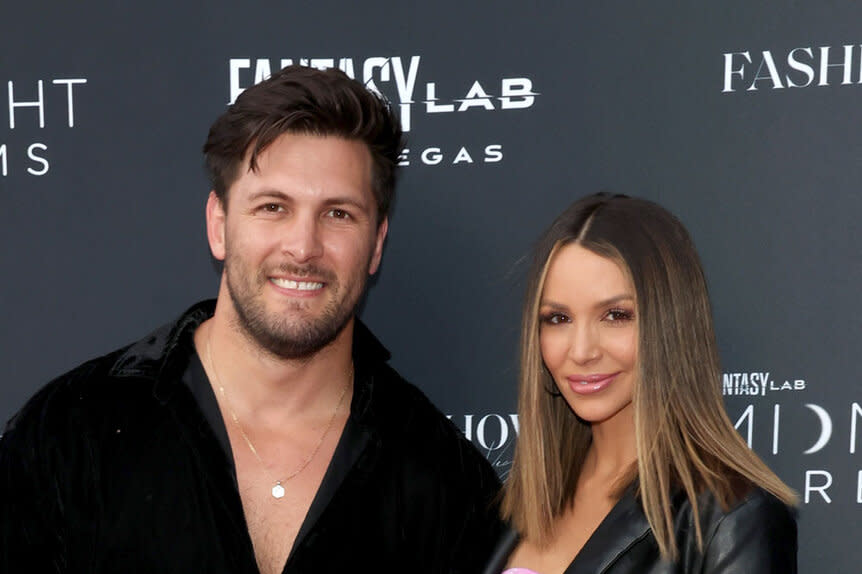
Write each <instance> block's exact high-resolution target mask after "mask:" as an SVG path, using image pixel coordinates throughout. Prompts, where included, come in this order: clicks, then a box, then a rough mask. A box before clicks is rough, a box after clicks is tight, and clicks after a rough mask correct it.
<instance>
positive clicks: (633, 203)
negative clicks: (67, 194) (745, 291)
mask: <svg viewBox="0 0 862 574" xmlns="http://www.w3.org/2000/svg"><path fill="white" fill-rule="evenodd" d="M570 244H577V245H580V246H581V247H584V248H585V249H588V250H590V251H593V252H594V253H596V254H598V255H601V256H603V257H607V258H609V259H612V260H614V261H615V262H617V263H618V264H619V265H620V267H621V268H622V269H623V270H624V271H625V272H626V273H627V274H628V276H629V277H630V279H631V281H632V283H633V284H634V288H635V295H636V300H637V301H636V304H637V315H638V357H639V360H638V363H639V364H638V368H639V377H638V381H637V383H636V384H635V389H634V393H633V398H632V403H633V406H634V420H635V440H636V447H637V469H636V471H633V472H632V473H631V474H630V476H628V477H626V479H624V481H623V482H624V483H623V484H620V485H618V488H617V491H616V494H617V496H620V495H621V494H622V491H623V490H624V489H625V488H626V487H627V486H629V485H630V484H631V483H632V482H633V481H634V480H635V478H636V479H637V486H638V495H639V497H640V501H641V504H642V506H643V509H644V513H645V515H646V517H647V520H648V521H649V524H650V527H651V528H652V531H653V534H654V536H655V538H656V541H657V542H658V545H659V549H660V551H661V554H662V556H663V557H664V558H666V559H670V560H675V559H676V558H677V548H676V542H675V540H674V532H673V513H672V509H671V497H672V495H673V492H674V490H677V489H683V490H684V491H685V494H686V497H687V498H688V500H689V501H690V504H691V505H692V509H693V511H694V515H695V516H698V499H697V496H698V494H699V493H701V492H704V491H709V492H711V493H712V494H713V496H715V498H716V499H717V500H718V502H719V503H720V504H721V505H722V507H723V508H725V509H727V508H728V507H729V506H730V505H732V504H733V503H734V502H735V501H737V500H738V499H739V498H740V497H742V496H744V495H745V493H746V492H747V491H748V490H750V489H751V488H752V487H753V486H759V487H761V488H763V489H764V490H766V491H767V492H769V493H771V494H773V495H774V496H776V497H777V498H778V499H780V500H781V501H783V502H784V503H785V504H788V505H792V504H795V502H796V495H795V494H794V493H793V491H792V490H791V489H790V488H788V487H787V486H786V485H785V484H784V483H783V482H782V481H781V479H779V478H778V477H777V476H776V475H775V473H773V472H772V471H771V470H770V469H769V468H768V467H767V466H766V464H764V463H763V461H761V460H760V458H759V457H758V456H757V455H756V454H755V453H754V452H753V451H752V450H751V449H750V448H748V445H747V444H746V443H745V442H744V441H743V440H742V438H741V437H740V436H739V434H738V433H737V432H736V430H735V429H734V428H733V424H732V423H731V422H730V419H729V418H728V417H727V414H726V413H725V410H724V403H723V401H722V397H721V388H720V386H721V371H720V368H719V361H718V352H717V349H716V343H715V334H714V330H713V324H712V312H711V309H710V304H709V296H708V292H707V285H706V280H705V278H704V274H703V270H702V267H701V264H700V259H699V257H698V255H697V252H696V251H695V249H694V245H693V243H692V241H691V239H690V237H689V235H688V233H687V232H686V230H685V228H684V227H683V226H682V224H681V223H680V222H679V220H677V219H676V218H675V217H674V216H673V215H671V214H670V213H669V212H668V211H666V210H665V209H664V208H662V207H660V206H658V205H657V204H655V203H652V202H650V201H647V200H643V199H636V198H630V197H626V196H621V195H610V194H606V193H600V194H595V195H591V196H589V197H586V198H584V199H581V200H580V201H577V202H576V203H574V204H573V205H571V206H570V207H569V208H568V209H567V210H566V211H565V212H563V213H562V214H561V215H560V216H559V217H558V218H557V220H556V221H554V223H553V224H552V225H551V227H550V228H549V229H548V230H547V231H546V232H545V234H544V235H543V236H542V238H541V239H540V241H539V243H538V244H537V246H536V250H535V256H534V260H533V267H532V269H531V272H530V276H529V281H528V285H527V293H526V297H525V302H524V311H523V320H522V325H521V357H520V359H521V371H520V384H519V394H518V412H519V417H520V435H519V438H518V443H517V446H516V448H515V458H514V462H513V466H512V471H511V473H510V475H509V479H508V481H507V483H506V487H505V491H504V495H503V503H502V512H503V516H504V518H505V519H507V520H509V521H510V522H511V523H512V524H513V526H514V527H515V528H516V529H517V530H518V531H519V532H520V533H521V535H522V536H523V537H524V538H526V539H527V540H530V541H531V542H533V543H535V544H538V545H539V546H542V545H545V544H547V543H549V542H550V541H551V539H552V538H553V535H554V524H555V522H556V519H557V518H559V517H560V515H561V514H562V513H563V512H564V511H565V510H566V508H567V507H569V505H571V503H572V500H573V498H574V495H575V490H576V488H577V482H578V476H579V475H580V472H581V468H582V465H583V462H584V458H585V456H586V453H587V450H588V449H589V447H590V443H591V437H592V435H591V431H590V426H589V424H588V423H585V422H583V421H581V420H580V419H578V418H577V417H576V416H575V415H574V413H573V412H572V410H571V408H570V407H569V405H568V403H566V401H565V400H564V399H563V398H561V397H560V396H559V393H558V392H557V388H556V384H555V382H554V381H553V379H552V378H551V376H550V374H549V373H548V371H547V369H546V368H545V366H544V362H543V361H542V356H541V350H540V346H539V329H540V324H539V305H540V302H541V299H542V292H543V289H544V283H545V277H546V275H547V272H548V268H549V266H550V263H551V261H552V260H553V258H554V255H555V254H556V252H557V251H558V250H559V249H560V248H561V247H563V246H565V245H570ZM695 531H696V537H697V541H698V544H699V545H700V546H702V544H703V533H702V531H701V527H700V523H699V522H698V521H695Z"/></svg>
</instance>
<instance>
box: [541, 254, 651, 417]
mask: <svg viewBox="0 0 862 574" xmlns="http://www.w3.org/2000/svg"><path fill="white" fill-rule="evenodd" d="M539 325H540V326H539V329H540V330H539V342H540V345H541V350H542V359H543V360H544V362H545V366H546V367H547V368H548V371H549V372H550V373H551V376H553V378H554V381H555V382H556V384H557V387H558V388H559V390H560V392H561V393H562V394H563V397H564V398H565V399H566V402H568V403H569V406H571V407H572V410H574V411H575V413H576V414H577V415H578V416H579V417H580V418H581V419H583V420H585V421H587V422H590V423H593V424H596V423H602V422H605V421H608V420H611V419H613V418H614V417H615V416H617V415H618V414H619V413H621V412H625V411H630V410H631V408H632V407H631V402H632V391H633V389H634V385H635V380H636V377H637V370H638V369H637V356H638V321H637V302H636V300H635V291H634V286H633V285H632V284H631V282H630V281H629V280H628V278H627V276H626V274H625V273H623V270H622V269H621V268H620V266H619V265H618V264H617V263H616V262H615V261H613V260H611V259H607V258H605V257H602V256H600V255H596V254H595V253H593V252H592V251H589V250H587V249H584V248H583V247H581V246H580V245H575V244H570V245H567V246H565V247H563V248H561V249H560V250H559V251H558V252H557V253H556V255H554V258H553V260H552V261H551V265H550V267H549V269H548V273H547V277H546V279H545V286H544V290H543V292H542V299H541V302H540V306H539Z"/></svg>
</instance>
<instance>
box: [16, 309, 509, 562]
mask: <svg viewBox="0 0 862 574" xmlns="http://www.w3.org/2000/svg"><path fill="white" fill-rule="evenodd" d="M211 310H212V303H205V304H200V305H198V306H196V307H194V308H192V309H191V310H189V311H188V312H187V313H186V314H185V315H183V316H182V317H181V318H180V320H179V321H177V322H176V323H173V324H171V325H168V326H166V327H164V328H162V329H159V330H158V331H156V332H154V333H153V334H152V335H150V336H148V337H145V338H144V339H142V340H141V341H139V342H137V343H135V344H133V345H131V346H130V347H127V348H124V349H120V350H118V351H116V352H114V353H111V354H109V355H106V356H104V357H101V358H99V359H95V360H93V361H90V362H88V363H85V364H84V365H82V366H80V367H78V368H77V369H75V370H73V371H72V372H70V373H67V374H65V375H63V376H61V377H59V378H58V379H56V380H55V381H53V382H51V383H50V384H48V385H47V386H46V387H45V388H44V389H43V390H42V391H40V392H39V393H38V394H37V395H36V396H35V397H34V398H33V399H31V400H30V402H29V403H28V404H27V405H26V406H25V407H24V409H23V410H22V411H21V412H20V413H19V414H18V415H17V416H16V417H15V418H14V419H13V420H12V421H11V422H10V424H9V426H8V427H7V430H6V433H5V434H4V436H3V438H2V439H0V572H3V573H4V574H6V573H14V572H27V573H42V572H86V573H88V574H92V573H99V572H160V573H167V572H177V573H183V574H188V573H190V572H195V573H198V572H219V573H228V572H229V573H231V574H242V573H253V572H257V565H256V563H255V558H254V551H253V548H252V544H251V538H250V536H249V534H248V528H247V526H246V523H245V518H244V515H243V509H242V503H241V500H240V497H239V493H238V491H237V487H236V482H235V478H234V475H233V466H232V464H231V461H230V460H228V457H227V456H226V454H225V451H224V449H223V448H222V447H221V445H220V443H219V442H218V439H217V437H216V435H215V434H214V432H213V427H212V425H210V424H208V423H207V421H206V419H205V416H204V414H203V413H202V411H201V409H200V408H199V404H198V403H197V402H196V401H195V398H194V396H193V394H192V392H191V391H190V390H189V388H188V387H187V386H186V385H185V384H183V383H182V382H181V380H180V373H182V372H183V371H184V370H185V368H186V366H187V365H188V364H189V360H190V358H191V357H193V353H194V347H193V345H192V333H193V332H194V330H195V328H196V327H197V325H199V324H200V323H201V322H203V321H204V320H205V319H206V318H207V317H208V316H209V315H210V314H211V312H212V311H211ZM387 359H388V353H387V352H386V350H385V349H384V348H383V347H382V346H381V345H380V343H379V342H377V340H376V339H374V337H373V336H372V335H371V333H370V332H368V331H367V329H366V328H365V327H364V326H362V325H361V324H360V323H358V322H357V324H356V327H355V330H354V364H355V374H356V377H355V387H354V396H353V401H352V403H351V406H350V421H349V423H348V424H354V425H356V429H355V430H356V431H357V432H355V433H353V434H352V435H351V437H352V438H350V440H349V441H345V440H344V438H345V436H347V435H346V434H345V435H343V436H342V440H341V441H340V442H339V445H338V447H337V448H336V454H335V455H334V456H333V460H335V459H336V458H337V457H341V458H340V460H342V461H344V460H347V461H348V462H347V464H346V466H345V467H344V468H345V472H344V476H343V478H342V479H341V480H340V481H337V482H336V483H334V484H333V483H332V481H329V483H328V484H329V485H330V491H329V493H328V495H327V496H329V497H330V498H329V499H328V503H326V504H325V507H323V508H322V509H321V511H320V512H319V513H318V515H317V516H316V518H315V519H314V520H313V524H309V525H303V531H304V535H303V536H302V538H301V540H299V539H298V540H297V544H296V545H295V546H294V548H293V550H292V552H291V553H290V557H289V559H288V561H287V564H286V566H285V569H284V572H289V573H293V572H315V573H317V572H333V573H334V572H378V571H379V572H439V573H446V574H449V573H451V572H468V573H472V572H477V571H478V570H480V569H481V567H482V565H483V564H484V561H485V560H486V559H487V556H488V553H489V551H490V549H491V547H492V546H493V544H494V541H495V540H496V538H497V537H498V536H499V534H500V529H501V524H500V522H499V520H498V519H497V518H496V512H495V510H494V509H493V508H492V505H491V500H492V499H493V497H494V496H495V494H496V492H497V490H498V488H499V481H498V479H497V476H496V474H495V473H494V471H493V470H492V468H491V466H490V465H489V464H488V462H487V461H486V460H485V459H484V458H483V457H482V455H481V454H479V453H478V452H477V451H476V449H475V448H473V446H472V444H470V443H469V441H467V440H466V439H465V438H464V436H463V435H462V433H461V432H460V431H458V430H457V428H456V427H455V426H454V425H453V424H452V423H451V422H450V421H448V420H447V419H446V418H445V417H444V416H443V415H442V414H440V412H439V411H438V410H437V409H435V408H434V407H433V406H432V405H431V403H430V402H429V401H428V399H426V398H425V396H423V395H422V393H421V392H420V391H419V390H417V389H416V388H415V387H413V386H411V385H409V384H408V383H406V382H405V381H404V380H402V379H401V377H399V376H398V374H397V373H396V372H395V371H394V370H392V368H391V367H389V366H388V364H387V363H386V360H387ZM345 442H350V443H351V444H344V443H345ZM345 457H346V458H345ZM331 468H332V467H331V466H330V469H331ZM327 473H329V471H327ZM324 484H327V478H326V477H325V478H324ZM321 488H322V487H321ZM318 496H320V491H319V492H318Z"/></svg>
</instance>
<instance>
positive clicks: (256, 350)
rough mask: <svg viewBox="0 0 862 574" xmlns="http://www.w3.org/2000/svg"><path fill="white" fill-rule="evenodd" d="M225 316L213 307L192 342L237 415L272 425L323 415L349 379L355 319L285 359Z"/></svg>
mask: <svg viewBox="0 0 862 574" xmlns="http://www.w3.org/2000/svg"><path fill="white" fill-rule="evenodd" d="M225 315H226V314H225V313H219V309H218V307H217V308H216V313H215V315H214V316H213V317H212V318H211V319H209V320H207V321H205V322H204V323H202V324H201V325H200V326H199V327H198V329H197V331H196V332H195V335H194V341H195V348H196V350H197V353H198V356H199V357H200V358H201V362H202V363H203V365H204V369H205V370H206V372H207V375H208V377H209V379H210V382H211V383H212V384H213V387H214V388H213V390H214V392H216V393H217V394H220V393H222V394H226V395H227V396H228V397H229V401H230V405H231V408H232V409H233V410H234V411H235V412H236V414H237V416H238V417H239V418H240V419H241V420H257V421H260V422H262V423H263V424H268V423H269V424H272V425H277V424H279V422H280V421H282V420H285V419H293V420H295V418H296V417H297V416H299V415H302V417H303V418H305V417H311V418H316V416H317V415H324V416H325V414H326V412H328V411H329V409H331V405H332V404H333V403H334V400H336V399H337V396H338V395H339V394H340V393H341V392H342V390H343V388H344V386H345V384H349V380H350V378H351V374H352V357H351V351H352V345H353V321H354V320H353V319H351V320H350V321H349V322H348V324H347V325H346V326H345V327H344V328H343V329H342V330H341V332H340V333H339V334H338V335H337V336H336V338H335V339H334V340H333V341H332V342H331V343H329V344H328V345H326V346H325V347H324V348H322V349H320V350H319V351H318V352H316V353H315V354H313V355H312V356H310V357H306V358H302V359H284V358H281V357H277V356H275V355H274V354H272V353H271V352H269V351H267V350H265V349H263V348H261V347H260V346H259V345H256V344H255V343H253V342H252V341H250V340H249V338H248V337H246V336H244V335H242V334H241V333H239V332H238V331H237V328H236V327H235V326H234V325H232V324H231V322H230V318H229V317H226V316H225ZM219 387H221V389H220V388H219ZM222 389H223V391H222ZM318 411H320V412H319V413H318Z"/></svg>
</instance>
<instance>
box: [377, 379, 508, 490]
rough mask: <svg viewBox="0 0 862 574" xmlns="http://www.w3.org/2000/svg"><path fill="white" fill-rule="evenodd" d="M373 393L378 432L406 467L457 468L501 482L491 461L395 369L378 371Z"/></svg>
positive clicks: (487, 479) (444, 470)
mask: <svg viewBox="0 0 862 574" xmlns="http://www.w3.org/2000/svg"><path fill="white" fill-rule="evenodd" d="M373 394H374V397H373V401H372V402H373V408H374V418H375V420H376V426H377V428H378V432H380V433H381V435H382V436H381V438H382V439H383V440H384V442H385V443H387V444H388V445H390V447H391V448H392V449H396V450H397V451H399V456H401V457H402V458H401V460H402V463H403V464H405V465H419V466H423V465H429V466H431V467H432V468H430V469H429V472H432V471H433V472H446V471H447V470H450V467H452V466H454V467H457V468H459V469H461V471H464V472H468V473H476V474H478V475H482V476H483V477H484V478H483V480H484V481H490V482H493V483H496V482H497V478H496V473H495V472H494V471H493V468H492V467H491V465H490V463H489V462H488V460H487V459H486V458H485V457H484V456H482V454H481V453H480V452H479V451H478V450H477V449H476V447H475V446H474V445H473V443H472V442H470V441H469V440H468V439H467V437H465V436H464V433H463V432H461V430H460V429H459V428H458V427H457V426H456V425H455V423H453V422H452V421H451V420H450V419H449V417H447V416H446V415H444V414H443V413H442V412H441V411H440V409H438V408H437V407H436V406H435V405H434V403H432V402H431V400H430V399H429V398H428V397H427V396H426V395H425V393H423V392H422V391H421V390H420V389H419V388H418V387H417V386H415V385H413V384H412V383H410V382H408V381H407V380H406V379H404V378H403V377H402V376H401V375H400V374H398V372H396V371H395V370H394V369H393V368H392V367H390V366H388V365H386V366H385V368H384V369H382V370H381V371H379V372H378V376H376V377H375V381H374V392H373ZM462 478H463V477H462Z"/></svg>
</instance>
